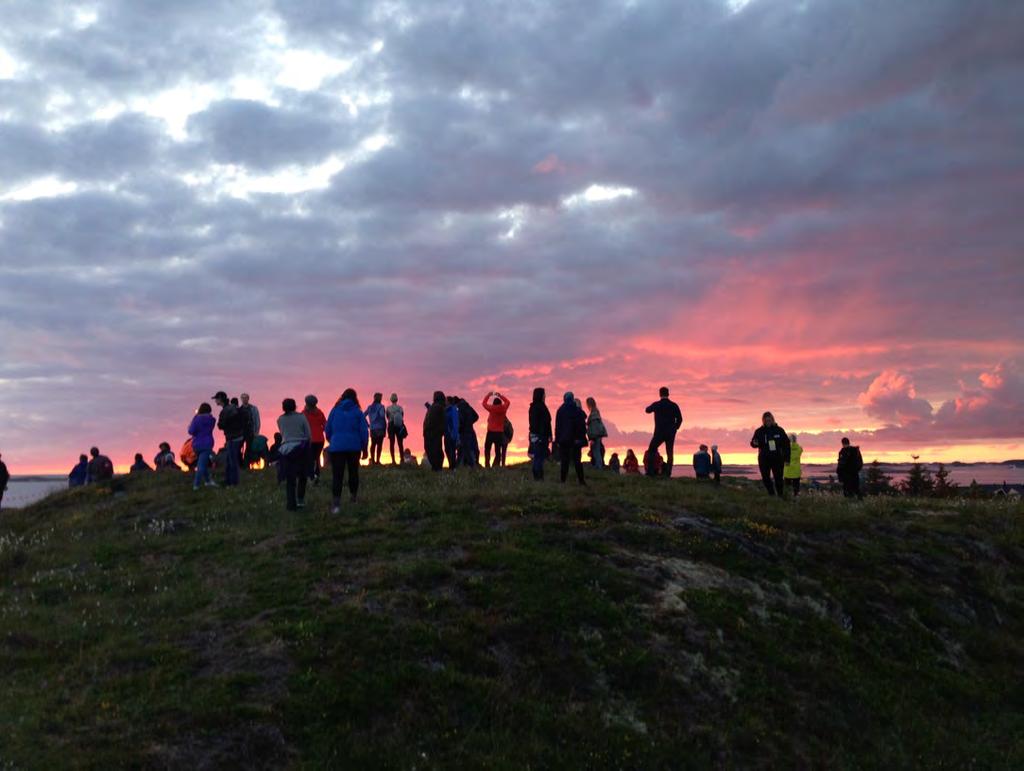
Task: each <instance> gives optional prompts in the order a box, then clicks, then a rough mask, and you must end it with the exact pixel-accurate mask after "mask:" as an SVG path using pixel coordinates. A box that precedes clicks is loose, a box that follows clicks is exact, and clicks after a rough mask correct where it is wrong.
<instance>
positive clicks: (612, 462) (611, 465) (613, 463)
mask: <svg viewBox="0 0 1024 771" xmlns="http://www.w3.org/2000/svg"><path fill="white" fill-rule="evenodd" d="M621 469H622V463H621V461H619V454H618V453H617V452H613V453H612V457H611V458H609V459H608V470H609V471H611V472H612V473H613V474H618V473H619V471H620V470H621Z"/></svg>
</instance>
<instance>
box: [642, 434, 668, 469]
mask: <svg viewBox="0 0 1024 771" xmlns="http://www.w3.org/2000/svg"><path fill="white" fill-rule="evenodd" d="M664 441H665V438H664V437H663V436H659V435H658V434H655V435H654V436H653V437H651V443H650V444H649V445H648V446H647V463H646V465H645V466H644V473H645V474H646V475H647V476H649V477H652V476H654V457H655V453H657V452H658V448H659V447H661V444H662V442H664Z"/></svg>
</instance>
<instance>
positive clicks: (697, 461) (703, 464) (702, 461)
mask: <svg viewBox="0 0 1024 771" xmlns="http://www.w3.org/2000/svg"><path fill="white" fill-rule="evenodd" d="M693 472H694V473H695V474H710V473H711V455H710V454H709V453H708V451H707V450H698V451H697V452H695V453H694V454H693Z"/></svg>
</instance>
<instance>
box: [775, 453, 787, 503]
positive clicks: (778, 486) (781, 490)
mask: <svg viewBox="0 0 1024 771" xmlns="http://www.w3.org/2000/svg"><path fill="white" fill-rule="evenodd" d="M785 468H786V464H785V463H784V462H783V460H782V458H777V459H775V460H773V461H772V477H774V479H775V494H776V495H777V496H779V497H780V498H785V497H786V485H785V481H784V480H783V478H782V475H783V474H784V473H785Z"/></svg>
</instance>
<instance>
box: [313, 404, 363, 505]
mask: <svg viewBox="0 0 1024 771" xmlns="http://www.w3.org/2000/svg"><path fill="white" fill-rule="evenodd" d="M324 434H325V436H326V437H327V443H328V444H327V455H328V457H330V459H331V501H332V502H331V513H332V514H340V513H341V490H342V487H343V486H344V484H345V471H346V470H347V471H348V491H349V494H350V495H351V496H352V503H355V502H356V495H358V493H359V456H360V454H362V456H363V457H364V458H365V457H366V456H367V452H366V447H367V445H368V444H369V441H370V431H369V428H368V427H367V425H366V417H365V415H364V414H363V411H362V409H360V407H359V396H358V395H357V394H356V390H355V389H354V388H346V389H345V390H344V391H343V392H342V394H341V397H340V398H339V399H338V401H337V403H336V404H335V405H334V407H333V409H331V413H330V414H329V415H328V416H327V426H326V428H325V429H324Z"/></svg>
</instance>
